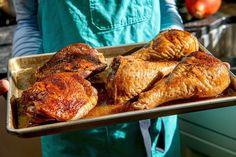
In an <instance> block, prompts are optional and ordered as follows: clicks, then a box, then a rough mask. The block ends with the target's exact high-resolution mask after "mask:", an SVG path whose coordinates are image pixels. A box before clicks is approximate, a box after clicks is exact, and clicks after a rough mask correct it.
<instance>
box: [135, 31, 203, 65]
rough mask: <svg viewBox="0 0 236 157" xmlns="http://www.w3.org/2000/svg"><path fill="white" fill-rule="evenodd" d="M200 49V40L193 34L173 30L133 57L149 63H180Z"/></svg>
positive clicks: (160, 36) (161, 35)
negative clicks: (165, 61)
mask: <svg viewBox="0 0 236 157" xmlns="http://www.w3.org/2000/svg"><path fill="white" fill-rule="evenodd" d="M198 49H199V44H198V40H197V38H196V37H194V36H193V35H192V34H191V33H189V32H186V31H181V30H175V29H171V30H167V31H164V32H162V33H160V34H159V35H158V36H157V37H156V38H155V39H153V40H152V41H151V42H150V43H149V44H148V45H147V46H145V47H144V48H142V49H140V50H139V51H137V52H135V53H134V54H133V56H134V57H135V58H139V59H143V60H148V61H158V60H168V61H170V60H171V61H180V60H181V59H182V58H183V57H184V56H187V55H188V54H190V53H192V52H194V51H198Z"/></svg>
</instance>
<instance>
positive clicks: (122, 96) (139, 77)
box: [107, 56, 178, 103]
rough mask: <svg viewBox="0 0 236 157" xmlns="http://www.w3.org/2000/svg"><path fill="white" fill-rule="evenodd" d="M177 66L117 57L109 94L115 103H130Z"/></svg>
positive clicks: (163, 62)
mask: <svg viewBox="0 0 236 157" xmlns="http://www.w3.org/2000/svg"><path fill="white" fill-rule="evenodd" d="M177 64H178V62H175V61H168V62H167V61H160V62H150V61H144V60H141V59H135V58H133V57H131V56H130V57H122V56H120V57H116V58H115V59H114V60H113V63H112V65H111V68H112V72H111V73H110V75H109V76H108V79H107V91H109V92H108V94H109V96H110V97H111V98H113V100H114V101H115V103H122V102H125V101H128V100H129V99H131V98H134V97H135V96H137V95H138V94H139V93H141V92H142V91H144V90H146V89H148V88H149V87H150V86H151V85H153V84H154V83H155V82H156V81H157V80H160V79H162V78H163V77H165V76H166V75H168V74H169V73H170V72H171V71H172V70H173V69H174V68H175V66H176V65H177Z"/></svg>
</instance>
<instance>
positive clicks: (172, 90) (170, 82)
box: [132, 51, 230, 109]
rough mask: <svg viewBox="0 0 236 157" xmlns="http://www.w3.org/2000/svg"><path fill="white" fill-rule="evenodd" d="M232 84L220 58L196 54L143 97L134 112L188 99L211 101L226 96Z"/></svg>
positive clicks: (200, 53)
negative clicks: (223, 94) (210, 98)
mask: <svg viewBox="0 0 236 157" xmlns="http://www.w3.org/2000/svg"><path fill="white" fill-rule="evenodd" d="M229 84H230V74H229V70H228V68H227V67H226V66H225V64H224V63H222V62H221V61H220V60H218V59H217V58H215V57H213V56H212V55H209V54H206V53H204V52H200V51H197V52H194V53H192V54H191V55H190V56H188V57H186V58H184V59H183V61H182V62H181V63H180V64H178V65H177V67H176V68H175V69H174V71H173V72H172V73H171V74H170V75H169V76H168V77H167V78H166V79H163V80H161V81H159V82H157V83H156V84H155V85H154V86H153V88H152V89H151V90H149V91H146V92H144V93H141V94H140V96H139V99H138V101H137V102H134V103H133V104H132V106H133V108H134V109H151V108H154V107H156V106H158V105H160V104H162V103H165V102H168V101H172V100H178V99H188V98H209V97H215V96H217V95H218V94H220V93H222V92H223V91H224V90H225V89H226V88H227V87H228V86H229Z"/></svg>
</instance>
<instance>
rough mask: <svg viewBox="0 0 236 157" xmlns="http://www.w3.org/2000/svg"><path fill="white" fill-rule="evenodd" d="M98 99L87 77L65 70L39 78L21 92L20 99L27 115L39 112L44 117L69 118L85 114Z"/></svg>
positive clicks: (77, 117)
mask: <svg viewBox="0 0 236 157" xmlns="http://www.w3.org/2000/svg"><path fill="white" fill-rule="evenodd" d="M97 99H98V97H97V90H96V89H95V88H94V87H92V86H91V84H90V82H89V81H87V80H85V79H84V78H82V77H81V76H80V75H78V74H77V73H70V72H67V73H56V74H50V75H47V76H46V77H44V78H41V80H40V81H38V82H36V83H35V84H34V85H33V86H32V87H30V88H28V89H27V90H25V91H24V92H23V93H22V96H21V103H22V104H23V105H24V109H25V112H26V113H27V115H29V116H30V117H37V116H35V115H39V116H41V117H44V119H45V120H47V119H55V120H57V121H68V120H75V119H79V118H81V117H83V116H84V115H86V114H87V113H88V112H89V111H90V110H91V109H92V108H93V107H95V105H96V104H97ZM35 123H37V121H35ZM40 123H41V122H40Z"/></svg>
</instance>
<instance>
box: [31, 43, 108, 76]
mask: <svg viewBox="0 0 236 157" xmlns="http://www.w3.org/2000/svg"><path fill="white" fill-rule="evenodd" d="M106 66H107V65H106V63H105V58H104V56H103V54H102V53H99V52H98V51H97V50H96V49H94V48H92V47H90V46H89V45H87V44H83V43H77V44H72V45H69V46H66V47H65V48H63V49H61V50H60V51H58V52H57V53H56V54H55V55H53V57H52V58H51V59H50V60H49V61H48V62H47V63H46V64H44V65H43V66H42V67H40V68H39V69H38V70H37V72H36V74H35V76H36V78H37V79H39V78H42V77H45V76H46V75H49V74H53V73H59V72H76V73H78V75H80V76H81V77H83V78H87V77H88V76H91V75H93V74H96V73H98V72H100V71H103V70H104V69H105V68H106Z"/></svg>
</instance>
